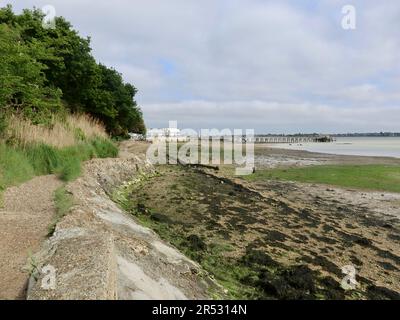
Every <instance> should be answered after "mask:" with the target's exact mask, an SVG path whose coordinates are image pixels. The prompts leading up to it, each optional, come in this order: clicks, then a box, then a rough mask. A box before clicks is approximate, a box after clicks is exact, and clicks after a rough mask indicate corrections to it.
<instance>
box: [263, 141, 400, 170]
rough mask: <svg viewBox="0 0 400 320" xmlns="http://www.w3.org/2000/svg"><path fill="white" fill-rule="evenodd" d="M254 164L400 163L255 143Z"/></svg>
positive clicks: (383, 158)
mask: <svg viewBox="0 0 400 320" xmlns="http://www.w3.org/2000/svg"><path fill="white" fill-rule="evenodd" d="M255 164H256V167H257V168H258V169H267V168H276V167H288V166H289V167H290V166H296V167H298V166H309V165H338V164H344V165H367V164H384V165H400V159H397V158H390V157H366V156H348V155H335V154H327V153H316V152H309V151H305V150H290V149H278V148H274V147H271V146H270V145H267V144H256V145H255Z"/></svg>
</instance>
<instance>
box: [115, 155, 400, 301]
mask: <svg viewBox="0 0 400 320" xmlns="http://www.w3.org/2000/svg"><path fill="white" fill-rule="evenodd" d="M269 152H273V153H277V150H273V151H269ZM284 152H285V154H287V153H288V152H290V153H291V152H292V151H284ZM285 154H283V155H282V154H281V156H285ZM270 157H271V158H272V156H270ZM315 157H317V158H318V157H319V156H315ZM321 157H323V158H325V159H327V156H326V155H324V156H321ZM303 158H304V155H303ZM332 159H333V160H332ZM335 159H336V158H335V157H333V158H331V159H330V161H334V160H335ZM375 160H376V159H375ZM336 161H337V159H336ZM348 161H350V162H351V161H355V160H354V159H353V160H351V159H348ZM365 161H366V162H368V163H369V162H370V161H373V160H371V159H365ZM385 161H391V160H385ZM157 171H158V173H157V174H156V175H154V176H151V177H147V178H146V179H144V180H143V181H141V182H139V183H136V184H131V185H129V187H127V188H125V189H124V190H123V197H122V198H121V199H120V204H121V205H122V206H123V207H124V209H126V210H127V211H128V212H129V213H131V214H132V215H133V216H134V217H135V218H136V219H138V221H140V222H141V223H142V224H143V225H146V226H149V227H151V228H152V229H153V230H155V231H156V232H157V233H158V234H159V235H160V236H161V237H162V238H163V239H165V240H167V241H168V242H170V243H171V244H172V245H174V246H175V247H177V248H178V249H179V250H180V251H181V252H182V253H184V254H185V255H186V256H188V257H189V258H192V259H193V260H195V261H197V262H198V263H199V264H200V265H201V266H202V268H203V269H204V270H205V272H207V273H208V274H209V275H211V276H212V277H213V278H215V280H216V281H217V282H218V283H219V284H221V285H222V287H223V288H224V290H221V291H216V292H213V293H211V294H212V296H213V297H215V298H223V297H228V298H231V299H400V294H399V293H400V232H399V231H400V223H399V218H398V217H397V216H396V215H395V213H396V210H398V206H397V207H396V203H397V201H398V200H399V199H400V196H399V197H398V196H397V195H398V194H386V193H376V192H365V191H363V190H347V189H343V188H338V187H329V186H325V185H320V184H309V183H299V182H293V181H284V180H275V179H261V180H254V181H249V180H246V179H243V178H238V177H233V176H231V175H230V174H229V172H230V170H229V168H224V167H221V169H220V171H218V172H214V171H213V170H206V169H204V170H202V169H194V168H188V167H184V166H179V165H164V166H158V167H157ZM396 208H397V209H396ZM392 213H393V214H392ZM348 265H351V266H354V268H355V272H356V274H355V279H356V286H355V287H354V289H351V290H344V289H343V288H342V284H343V281H344V280H343V279H344V278H345V276H346V274H344V273H343V270H342V269H343V268H344V267H345V266H348Z"/></svg>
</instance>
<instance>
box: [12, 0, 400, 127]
mask: <svg viewBox="0 0 400 320" xmlns="http://www.w3.org/2000/svg"><path fill="white" fill-rule="evenodd" d="M8 2H11V3H13V4H14V5H15V6H16V7H17V8H19V9H20V8H22V7H31V6H33V5H36V6H37V7H41V6H43V5H45V4H48V3H49V1H48V0H44V1H40V0H26V1H24V2H23V3H21V1H11V0H9V1H8ZM50 2H51V4H52V5H54V7H55V8H56V10H57V14H60V15H63V16H65V17H66V18H67V19H68V20H71V21H72V23H73V25H74V26H75V27H76V28H77V29H78V30H80V32H81V34H83V35H90V36H91V37H92V45H93V48H94V54H95V56H96V58H97V59H98V60H99V61H102V62H104V63H106V64H107V65H110V66H114V67H116V68H117V69H118V70H119V71H120V72H122V74H123V75H124V77H125V79H126V80H127V81H129V82H132V83H133V84H135V86H136V87H137V88H138V89H139V94H138V97H137V98H138V101H139V103H140V104H141V105H142V108H143V111H144V114H145V116H146V122H147V124H148V125H149V126H151V127H155V126H158V125H159V124H161V123H167V122H168V120H169V118H170V117H169V115H175V116H176V117H180V118H182V119H183V120H182V121H183V123H182V125H183V126H189V124H190V123H191V122H190V121H192V120H191V119H195V118H196V115H198V114H199V113H201V117H198V118H197V124H198V125H200V126H201V127H207V126H210V125H211V124H214V123H215V117H214V114H215V113H217V114H218V113H219V112H220V111H219V110H220V109H224V110H225V111H224V114H225V115H227V116H225V117H222V116H221V117H220V118H218V121H220V122H219V123H218V127H231V126H233V125H234V124H235V126H236V125H240V127H255V126H257V127H259V128H263V127H267V128H268V127H271V128H275V127H276V130H278V129H281V130H282V131H283V130H294V128H296V130H297V128H299V129H301V128H302V129H303V130H299V131H317V130H318V129H321V130H322V129H325V128H326V127H324V126H322V125H321V123H327V124H329V126H330V127H329V128H332V130H334V129H335V127H334V126H335V125H337V128H342V130H349V131H351V130H361V129H362V128H367V127H370V128H375V127H376V126H378V125H381V126H382V128H390V129H391V130H397V128H398V126H396V125H394V124H393V120H392V117H391V116H390V115H389V114H387V113H381V111H382V110H392V111H394V112H396V110H397V109H398V108H400V96H399V87H400V86H399V85H400V55H399V54H398V52H400V3H398V2H397V1H390V0H381V1H379V2H378V1H374V0H362V1H361V0H355V1H353V5H354V6H355V7H356V10H357V29H356V30H352V31H345V30H343V29H342V28H341V18H342V13H341V9H342V6H343V5H345V4H348V1H347V0H336V1H328V0H321V1H308V0H279V1H278V0H229V1H228V0H220V1H215V0H202V1H197V0H169V1H165V0H147V1H142V0H115V1H105V0H104V1H103V0H100V1H94V0H79V1H78V0H70V1H62V0H51V1H50ZM166 66H167V69H168V70H169V71H170V72H166V70H167V69H166ZM171 68H172V69H171ZM172 71H173V72H172ZM188 105H189V106H192V105H196V108H185V107H184V106H188ZM211 106H214V108H215V110H214V112H212V110H211V109H210V108H211ZM232 106H234V109H238V111H235V112H233V113H231V114H230V115H228V113H227V111H228V110H226V109H227V108H232ZM272 106H274V108H276V112H275V113H276V114H285V116H281V118H280V119H278V118H277V119H275V118H274V117H271V116H270V115H269V116H268V117H266V118H261V120H260V119H259V118H257V117H249V116H243V114H244V113H245V112H246V108H250V109H251V108H253V109H251V110H253V111H254V114H257V115H258V116H259V117H261V115H265V114H269V113H270V111H271V108H272ZM289 106H290V107H289ZM305 106H307V107H305ZM322 106H327V107H322ZM154 108H156V109H157V108H158V109H157V110H159V111H158V113H157V114H156V113H155V112H154V110H155V109H154ZM198 108H200V109H199V110H197V109H198ZM201 108H204V110H202V109H201ZM240 108H244V110H239V109H240ZM254 108H255V109H254ZM279 108H282V109H281V112H278V111H277V109H279ZM324 108H325V109H324ZM274 110H275V109H274ZM321 110H325V111H324V112H323V111H321ZM373 110H375V111H373ZM178 112H180V114H178ZM288 112H290V114H288ZM191 113H192V114H191ZM377 114H379V117H378V118H379V119H380V121H379V122H374V119H373V118H371V117H372V115H377ZM296 115H297V116H299V117H300V116H301V119H302V121H301V125H302V126H303V127H300V124H299V125H297V124H296V123H295V122H293V121H291V120H290V119H295V118H296ZM316 115H318V117H319V118H317V117H316ZM342 115H346V117H347V118H346V119H345V120H343V117H342V118H341V116H342ZM235 116H237V118H235ZM241 116H243V117H242V118H241ZM304 117H308V120H307V119H305V118H304ZM327 117H328V118H329V121H328V120H327ZM360 119H362V120H360ZM278 120H279V121H278ZM360 121H361V122H360ZM368 121H372V122H371V123H369V125H368ZM259 122H262V123H259ZM195 123H196V122H195ZM263 124H265V125H263ZM278 125H280V126H281V127H280V128H278V127H277V126H278ZM345 126H346V127H345ZM358 128H359V129H358ZM377 129H378V128H377ZM278 131H279V130H278Z"/></svg>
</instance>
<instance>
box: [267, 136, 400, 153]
mask: <svg viewBox="0 0 400 320" xmlns="http://www.w3.org/2000/svg"><path fill="white" fill-rule="evenodd" d="M272 146H273V147H276V148H284V149H292V150H306V151H311V152H321V153H331V154H343V155H359V156H376V157H395V158H400V137H355V138H353V137H343V138H336V141H335V142H331V143H302V144H292V145H289V144H274V145H272Z"/></svg>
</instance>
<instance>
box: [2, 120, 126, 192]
mask: <svg viewBox="0 0 400 320" xmlns="http://www.w3.org/2000/svg"><path fill="white" fill-rule="evenodd" d="M117 155H118V148H117V147H116V145H114V143H113V142H112V141H111V140H110V139H109V138H108V136H107V134H106V131H105V129H104V127H103V126H102V125H101V124H100V123H99V122H98V121H96V120H93V119H92V118H90V117H88V116H86V115H69V116H67V117H66V118H65V119H64V121H63V119H61V118H54V121H53V123H52V125H51V126H49V127H43V126H36V125H33V124H32V123H30V122H29V121H27V120H24V119H22V118H19V117H17V116H11V117H9V118H8V119H7V127H6V129H5V130H3V134H2V140H0V192H1V191H2V190H4V189H5V188H6V187H8V186H12V185H16V184H19V183H21V182H24V181H27V180H29V179H31V178H32V177H34V176H37V175H45V174H57V175H58V176H59V177H60V178H61V179H62V180H64V181H70V180H73V179H75V178H77V177H78V176H79V175H80V174H81V164H82V162H83V161H86V160H89V159H92V158H95V157H99V158H106V157H116V156H117Z"/></svg>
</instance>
